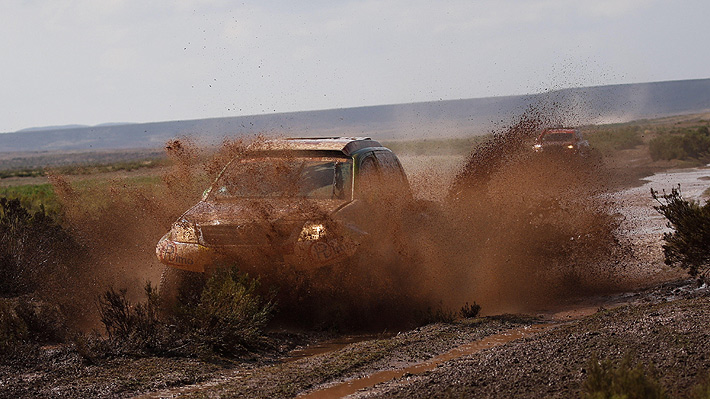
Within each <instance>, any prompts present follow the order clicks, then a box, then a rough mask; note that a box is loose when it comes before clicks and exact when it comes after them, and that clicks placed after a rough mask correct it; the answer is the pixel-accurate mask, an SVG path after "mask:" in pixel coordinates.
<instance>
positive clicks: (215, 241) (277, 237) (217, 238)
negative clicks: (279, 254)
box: [200, 224, 291, 246]
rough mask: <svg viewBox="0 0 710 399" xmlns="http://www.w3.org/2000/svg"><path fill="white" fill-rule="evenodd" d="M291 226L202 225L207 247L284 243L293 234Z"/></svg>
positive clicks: (203, 237) (201, 228)
mask: <svg viewBox="0 0 710 399" xmlns="http://www.w3.org/2000/svg"><path fill="white" fill-rule="evenodd" d="M290 228H291V226H280V225H277V226H273V227H272V226H271V225H269V224H243V225H235V224H217V225H201V226H200V230H201V231H202V239H203V240H204V243H205V244H206V245H215V246H244V245H249V246H255V245H258V246H265V245H270V244H274V243H281V242H283V241H284V240H285V239H286V238H287V237H288V236H289V235H290V233H291V229H290Z"/></svg>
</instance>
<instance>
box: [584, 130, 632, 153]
mask: <svg viewBox="0 0 710 399" xmlns="http://www.w3.org/2000/svg"><path fill="white" fill-rule="evenodd" d="M640 132H641V127H639V126H624V127H621V126H620V127H618V128H614V129H613V130H607V129H604V130H598V131H594V132H590V133H589V134H588V135H587V139H588V140H589V145H590V146H591V147H592V148H595V149H598V150H600V151H602V152H604V153H608V152H611V151H615V150H627V149H631V148H634V147H636V146H638V145H641V144H643V140H642V139H641V134H640Z"/></svg>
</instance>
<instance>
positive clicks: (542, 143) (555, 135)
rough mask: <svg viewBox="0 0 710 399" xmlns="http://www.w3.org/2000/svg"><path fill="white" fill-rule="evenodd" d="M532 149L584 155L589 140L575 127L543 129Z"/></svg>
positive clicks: (550, 152) (541, 151)
mask: <svg viewBox="0 0 710 399" xmlns="http://www.w3.org/2000/svg"><path fill="white" fill-rule="evenodd" d="M533 151H535V152H536V153H543V154H570V155H580V156H586V155H588V154H589V142H587V140H584V138H582V133H580V131H579V130H577V129H566V128H558V129H545V130H543V131H542V133H540V135H539V136H538V137H537V139H536V140H535V144H534V145H533Z"/></svg>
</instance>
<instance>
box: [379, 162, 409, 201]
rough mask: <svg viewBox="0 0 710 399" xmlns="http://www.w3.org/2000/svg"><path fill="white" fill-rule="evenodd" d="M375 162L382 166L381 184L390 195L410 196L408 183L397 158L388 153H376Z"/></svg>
mask: <svg viewBox="0 0 710 399" xmlns="http://www.w3.org/2000/svg"><path fill="white" fill-rule="evenodd" d="M375 156H376V157H377V160H378V161H379V163H380V165H381V166H382V183H383V184H384V186H385V187H387V191H388V193H389V194H391V195H396V196H410V195H411V193H410V191H409V182H408V181H407V176H406V175H405V174H404V170H403V169H402V165H401V164H400V163H399V160H398V159H397V157H395V156H394V154H392V153H391V152H389V151H377V152H376V153H375Z"/></svg>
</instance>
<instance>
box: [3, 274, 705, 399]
mask: <svg viewBox="0 0 710 399" xmlns="http://www.w3.org/2000/svg"><path fill="white" fill-rule="evenodd" d="M586 305H588V306H587V307H586V308H580V307H579V306H577V307H576V310H574V309H573V310H572V311H569V312H557V313H554V314H553V313H548V314H545V315H536V316H512V315H509V316H495V317H484V318H474V319H463V320H459V321H456V322H453V323H435V324H430V325H427V326H424V327H420V328H417V329H414V330H410V331H404V332H399V333H394V332H393V333H391V334H390V335H382V336H380V337H375V338H373V337H368V339H366V340H364V341H361V342H354V343H350V344H346V345H334V346H333V347H332V348H331V349H333V350H332V351H330V352H328V351H327V350H328V347H327V345H326V348H325V349H323V350H326V352H325V353H320V354H314V355H310V356H305V357H300V356H295V355H298V354H299V352H293V351H291V349H292V348H297V347H300V348H303V347H307V345H308V344H310V345H311V346H312V345H313V344H314V343H316V342H324V341H325V342H326V343H327V342H328V341H329V340H331V339H333V336H329V335H327V334H319V335H316V334H314V335H312V336H307V334H304V335H297V334H290V335H281V336H280V337H273V338H278V339H279V342H281V345H282V346H281V347H280V348H276V350H275V351H274V352H272V353H271V354H270V355H264V354H261V355H254V356H253V357H251V358H249V359H242V360H241V361H230V362H228V361H224V360H219V359H212V360H198V359H175V358H160V357H154V358H125V357H119V358H114V359H99V360H96V361H94V362H93V363H92V362H89V361H87V359H85V358H83V357H82V356H81V355H80V354H79V352H78V351H77V350H76V348H75V347H73V346H67V347H45V348H41V349H37V350H35V351H34V352H32V353H26V352H25V353H18V354H16V356H17V358H18V360H17V361H16V362H14V363H12V362H10V363H7V362H6V363H5V364H4V365H3V366H1V367H0V397H107V398H113V397H133V396H139V397H146V398H161V397H177V396H180V397H195V398H203V397H250V398H251V397H254V398H292V397H297V396H298V395H303V394H311V395H314V396H311V397H314V398H316V397H334V396H333V395H334V391H333V390H332V389H333V388H334V387H335V388H336V389H337V388H339V386H340V388H343V386H342V384H343V383H345V384H347V383H348V382H350V383H351V384H352V382H353V381H355V382H358V379H361V378H363V377H367V376H372V375H373V374H376V373H378V372H381V371H383V370H394V371H398V372H395V373H393V374H392V376H391V377H396V378H394V379H391V380H389V379H388V378H384V379H381V381H380V383H378V384H376V385H374V386H369V385H370V384H371V383H374V382H377V381H372V382H368V381H365V382H364V385H362V386H364V389H361V390H359V391H357V392H355V390H353V389H350V388H348V387H347V386H345V390H341V391H340V392H341V393H353V392H354V397H362V398H371V397H388V398H389V397H407V398H418V397H421V398H429V397H565V398H566V397H578V396H579V394H580V389H581V387H582V383H583V381H584V379H585V378H586V374H587V367H588V362H589V359H590V358H592V356H597V357H599V358H600V359H611V360H613V361H616V362H618V361H620V360H621V359H622V358H623V357H624V356H625V355H629V356H631V359H632V361H633V362H634V363H640V364H643V365H646V366H650V365H653V367H655V370H656V373H657V375H658V376H659V379H660V381H661V382H662V384H663V385H664V387H665V388H666V389H667V390H668V392H669V393H670V394H671V397H686V396H688V394H689V392H690V390H691V389H692V387H694V386H695V385H697V384H698V383H700V382H702V381H703V380H704V379H705V378H707V376H708V371H709V370H710V349H708V348H709V346H708V344H709V343H710V330H708V329H707V326H708V325H710V293H709V292H708V289H707V288H697V287H696V286H695V283H694V282H692V281H681V282H676V283H666V284H663V285H661V286H659V287H656V288H654V289H650V290H646V291H642V292H638V293H633V294H626V295H616V296H609V297H604V298H597V299H595V300H594V301H592V302H588V303H586ZM588 313H591V314H590V315H585V314H588ZM531 325H536V326H540V325H542V326H543V329H542V331H540V332H536V333H534V334H530V335H528V336H526V337H523V338H519V339H514V338H515V337H512V338H509V339H503V340H501V341H500V342H498V343H496V344H494V345H491V346H490V347H486V345H484V346H483V347H482V348H478V350H477V351H474V353H471V354H468V355H464V356H460V357H456V356H457V355H456V354H454V355H452V356H453V358H452V359H449V360H446V361H442V362H440V363H439V364H437V365H436V367H429V368H431V370H426V367H425V368H417V367H413V366H416V365H418V364H421V363H422V362H426V361H428V360H430V359H432V358H434V357H436V356H438V355H441V354H444V353H446V352H449V351H450V350H452V349H454V348H457V347H460V346H461V345H464V344H469V343H471V342H477V341H480V340H482V339H485V338H486V337H491V336H497V337H499V336H501V335H500V334H501V333H506V332H511V331H520V330H525V329H526V326H531ZM316 352H317V351H316ZM306 354H307V353H306ZM300 355H303V353H300ZM28 359H29V360H28ZM385 377H386V376H385ZM326 388H331V391H324V392H323V393H322V394H321V393H319V391H320V390H323V389H326ZM319 394H320V396H319Z"/></svg>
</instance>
